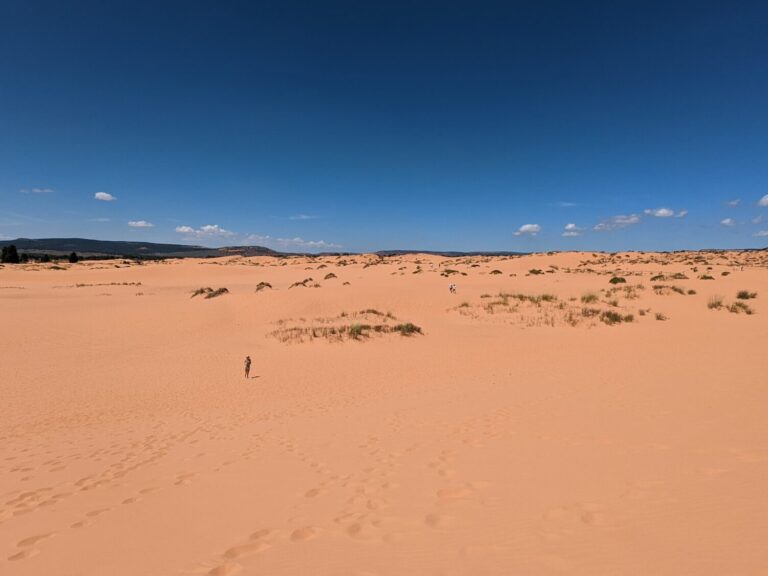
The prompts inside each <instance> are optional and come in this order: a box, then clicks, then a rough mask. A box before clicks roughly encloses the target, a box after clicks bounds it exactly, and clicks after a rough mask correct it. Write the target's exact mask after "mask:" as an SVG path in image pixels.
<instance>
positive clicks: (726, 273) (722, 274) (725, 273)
mask: <svg viewBox="0 0 768 576" xmlns="http://www.w3.org/2000/svg"><path fill="white" fill-rule="evenodd" d="M728 274H730V272H728V270H726V271H725V272H720V276H728Z"/></svg>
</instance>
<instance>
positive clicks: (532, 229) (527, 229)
mask: <svg viewBox="0 0 768 576" xmlns="http://www.w3.org/2000/svg"><path fill="white" fill-rule="evenodd" d="M539 232H541V226H539V225H538V224H523V225H522V226H520V228H518V229H517V232H515V233H514V235H515V236H522V235H523V234H529V235H531V236H536V234H538V233H539Z"/></svg>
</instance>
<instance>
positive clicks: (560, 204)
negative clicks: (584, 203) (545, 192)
mask: <svg viewBox="0 0 768 576" xmlns="http://www.w3.org/2000/svg"><path fill="white" fill-rule="evenodd" d="M554 206H557V207H558V208H572V207H573V206H576V203H575V202H555V203H554Z"/></svg>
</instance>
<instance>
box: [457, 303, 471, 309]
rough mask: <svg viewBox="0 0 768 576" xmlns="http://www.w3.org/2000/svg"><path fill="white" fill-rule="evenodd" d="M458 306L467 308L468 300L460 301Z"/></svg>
mask: <svg viewBox="0 0 768 576" xmlns="http://www.w3.org/2000/svg"><path fill="white" fill-rule="evenodd" d="M459 308H469V302H462V303H461V304H459Z"/></svg>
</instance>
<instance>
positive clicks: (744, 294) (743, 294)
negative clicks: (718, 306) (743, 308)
mask: <svg viewBox="0 0 768 576" xmlns="http://www.w3.org/2000/svg"><path fill="white" fill-rule="evenodd" d="M736 298H738V299H739V300H749V299H750V298H757V292H749V291H748V290H739V292H738V294H736Z"/></svg>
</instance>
